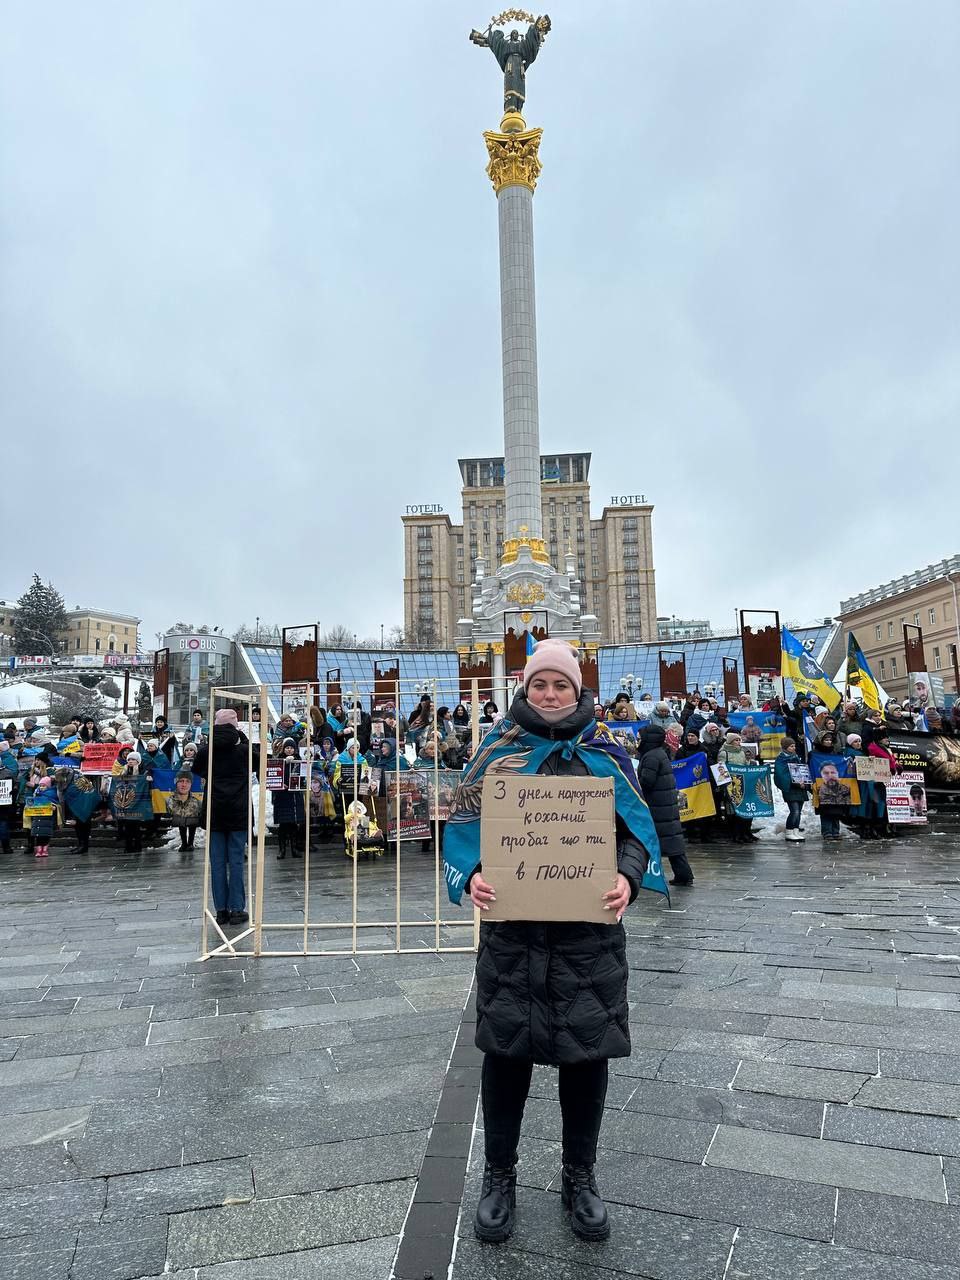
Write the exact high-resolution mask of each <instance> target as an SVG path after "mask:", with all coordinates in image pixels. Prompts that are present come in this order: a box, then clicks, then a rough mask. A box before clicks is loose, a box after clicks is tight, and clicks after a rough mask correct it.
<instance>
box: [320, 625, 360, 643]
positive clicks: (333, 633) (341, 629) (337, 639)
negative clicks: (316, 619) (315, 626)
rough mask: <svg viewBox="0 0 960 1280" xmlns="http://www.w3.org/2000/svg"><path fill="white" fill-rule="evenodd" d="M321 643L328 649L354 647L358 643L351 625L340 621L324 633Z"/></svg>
mask: <svg viewBox="0 0 960 1280" xmlns="http://www.w3.org/2000/svg"><path fill="white" fill-rule="evenodd" d="M320 643H321V644H322V645H324V647H325V648H327V649H352V648H354V646H355V645H356V639H355V636H354V633H353V632H352V631H351V630H350V628H349V627H345V626H344V625H343V623H342V622H338V623H337V625H336V626H334V627H331V628H330V630H329V631H325V632H324V633H323V637H322V639H321V641H320Z"/></svg>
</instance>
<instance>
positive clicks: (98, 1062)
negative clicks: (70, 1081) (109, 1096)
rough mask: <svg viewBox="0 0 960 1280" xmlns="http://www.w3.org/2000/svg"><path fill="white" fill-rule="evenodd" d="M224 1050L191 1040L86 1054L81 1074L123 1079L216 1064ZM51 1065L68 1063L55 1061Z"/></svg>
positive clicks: (53, 1059)
mask: <svg viewBox="0 0 960 1280" xmlns="http://www.w3.org/2000/svg"><path fill="white" fill-rule="evenodd" d="M221 1051H222V1046H221V1045H220V1044H219V1043H218V1042H217V1041H215V1040H187V1041H184V1042H183V1043H179V1044H149V1045H146V1046H144V1047H143V1048H139V1049H104V1050H100V1051H97V1052H93V1053H85V1054H84V1055H83V1056H82V1057H81V1058H80V1059H79V1061H80V1067H79V1071H78V1074H79V1075H86V1074H87V1073H88V1072H103V1073H104V1074H106V1075H114V1074H116V1075H122V1074H124V1073H125V1072H128V1071H152V1070H154V1069H156V1068H157V1067H172V1066H178V1065H180V1064H183V1063H187V1062H215V1061H217V1060H218V1059H219V1057H220V1054H221ZM50 1061H51V1062H61V1061H66V1059H61V1058H52V1059H50Z"/></svg>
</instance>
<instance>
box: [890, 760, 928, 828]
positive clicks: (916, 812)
mask: <svg viewBox="0 0 960 1280" xmlns="http://www.w3.org/2000/svg"><path fill="white" fill-rule="evenodd" d="M886 788H887V817H888V818H889V820H890V822H892V823H894V824H895V825H896V826H907V825H913V826H918V825H920V824H921V823H925V822H926V821H927V790H926V787H925V785H924V778H923V774H922V773H913V772H908V773H898V774H897V775H896V777H894V778H891V779H890V781H889V782H888V783H887V784H886Z"/></svg>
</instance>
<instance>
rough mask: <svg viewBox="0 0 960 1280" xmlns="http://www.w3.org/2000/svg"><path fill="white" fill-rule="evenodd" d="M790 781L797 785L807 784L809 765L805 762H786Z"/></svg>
mask: <svg viewBox="0 0 960 1280" xmlns="http://www.w3.org/2000/svg"><path fill="white" fill-rule="evenodd" d="M787 768H788V769H789V771H790V781H791V782H793V783H794V784H795V785H796V786H798V787H803V786H807V785H808V784H809V783H810V782H811V781H812V779H811V777H810V767H809V765H805V764H788V765H787Z"/></svg>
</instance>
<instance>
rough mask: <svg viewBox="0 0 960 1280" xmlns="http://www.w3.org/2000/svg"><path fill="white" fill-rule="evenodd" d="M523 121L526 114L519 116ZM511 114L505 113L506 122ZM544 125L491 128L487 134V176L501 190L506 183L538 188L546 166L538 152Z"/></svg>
mask: <svg viewBox="0 0 960 1280" xmlns="http://www.w3.org/2000/svg"><path fill="white" fill-rule="evenodd" d="M516 118H517V119H518V120H520V123H521V124H523V120H522V117H519V116H518V117H516ZM506 120H507V117H506V116H504V122H506ZM542 135H543V130H542V129H526V128H524V129H523V130H522V131H519V132H517V131H511V132H509V133H492V132H488V133H485V134H484V135H483V140H484V142H485V143H486V144H487V155H488V156H489V158H490V159H489V163H488V164H487V177H488V178H489V179H490V181H491V182H492V183H493V189H494V191H495V192H496V193H497V195H499V194H500V192H501V191H502V190H503V188H504V187H526V188H527V189H528V190H529V191H535V190H536V189H537V178H539V176H540V170H541V169H542V168H543V166H542V165H541V163H540V156H539V154H538V152H539V148H540V138H541V137H542Z"/></svg>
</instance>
